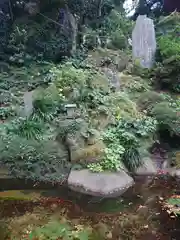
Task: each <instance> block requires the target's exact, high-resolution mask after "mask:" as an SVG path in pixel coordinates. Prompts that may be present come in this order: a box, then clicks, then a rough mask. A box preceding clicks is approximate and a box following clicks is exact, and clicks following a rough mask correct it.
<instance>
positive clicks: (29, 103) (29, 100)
mask: <svg viewBox="0 0 180 240" xmlns="http://www.w3.org/2000/svg"><path fill="white" fill-rule="evenodd" d="M23 99H24V115H25V116H26V117H30V115H31V114H32V112H33V91H31V92H25V93H24V97H23Z"/></svg>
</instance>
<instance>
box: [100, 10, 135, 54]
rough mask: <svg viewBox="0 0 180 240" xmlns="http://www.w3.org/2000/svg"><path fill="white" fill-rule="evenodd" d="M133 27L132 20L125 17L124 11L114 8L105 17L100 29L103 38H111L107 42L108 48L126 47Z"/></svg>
mask: <svg viewBox="0 0 180 240" xmlns="http://www.w3.org/2000/svg"><path fill="white" fill-rule="evenodd" d="M132 27H133V25H132V22H131V21H129V19H127V18H126V17H125V15H124V13H123V12H120V11H116V10H112V11H111V13H110V15H109V16H108V17H107V18H105V19H104V21H103V23H102V26H101V28H100V30H99V31H100V36H101V38H102V40H103V39H109V40H110V43H108V44H107V46H108V48H112V49H113V48H115V49H126V48H127V47H128V41H127V39H128V37H129V36H130V35H131V32H132Z"/></svg>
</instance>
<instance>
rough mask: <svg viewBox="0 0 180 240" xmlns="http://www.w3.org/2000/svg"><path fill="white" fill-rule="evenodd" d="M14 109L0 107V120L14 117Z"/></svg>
mask: <svg viewBox="0 0 180 240" xmlns="http://www.w3.org/2000/svg"><path fill="white" fill-rule="evenodd" d="M15 115H16V113H15V109H14V108H13V107H6V106H1V107H0V120H5V119H7V118H9V117H13V116H15Z"/></svg>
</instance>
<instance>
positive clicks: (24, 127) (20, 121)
mask: <svg viewBox="0 0 180 240" xmlns="http://www.w3.org/2000/svg"><path fill="white" fill-rule="evenodd" d="M6 129H7V132H8V134H15V135H19V136H21V137H23V138H27V139H39V138H40V137H41V136H42V135H43V133H44V131H45V125H44V123H43V122H40V121H39V122H38V121H34V120H33V119H27V118H17V119H14V120H12V121H11V122H10V123H8V124H7V125H6Z"/></svg>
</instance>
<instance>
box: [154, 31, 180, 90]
mask: <svg viewBox="0 0 180 240" xmlns="http://www.w3.org/2000/svg"><path fill="white" fill-rule="evenodd" d="M158 46H159V52H160V57H161V62H160V63H158V64H157V66H156V68H155V69H154V70H153V73H152V75H153V78H154V81H155V84H156V85H157V84H158V85H159V86H160V87H161V88H169V89H170V90H171V91H175V92H180V70H179V69H180V40H179V38H178V37H174V36H172V35H170V34H169V35H165V36H161V37H159V39H158Z"/></svg>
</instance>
